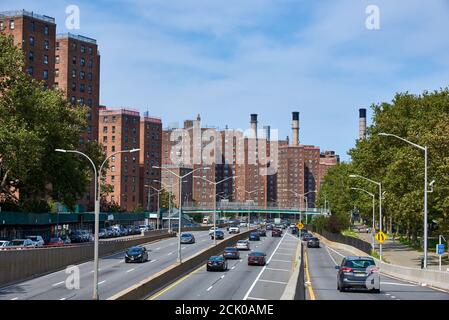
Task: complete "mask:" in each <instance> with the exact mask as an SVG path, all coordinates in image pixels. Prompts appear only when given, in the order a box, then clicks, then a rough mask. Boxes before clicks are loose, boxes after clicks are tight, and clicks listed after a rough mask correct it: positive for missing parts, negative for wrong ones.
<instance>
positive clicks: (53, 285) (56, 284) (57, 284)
mask: <svg viewBox="0 0 449 320" xmlns="http://www.w3.org/2000/svg"><path fill="white" fill-rule="evenodd" d="M63 283H64V281H61V282H58V283H55V284H52V285H51V286H52V287H56V286H59V285H60V284H63Z"/></svg>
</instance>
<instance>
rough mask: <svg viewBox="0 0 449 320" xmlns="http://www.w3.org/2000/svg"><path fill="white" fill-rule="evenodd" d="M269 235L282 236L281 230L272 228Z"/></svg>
mask: <svg viewBox="0 0 449 320" xmlns="http://www.w3.org/2000/svg"><path fill="white" fill-rule="evenodd" d="M271 236H272V237H282V230H281V229H277V228H273V230H271Z"/></svg>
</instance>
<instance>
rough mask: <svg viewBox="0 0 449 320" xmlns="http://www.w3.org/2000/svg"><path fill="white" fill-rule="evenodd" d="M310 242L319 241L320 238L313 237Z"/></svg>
mask: <svg viewBox="0 0 449 320" xmlns="http://www.w3.org/2000/svg"><path fill="white" fill-rule="evenodd" d="M309 240H312V241H317V240H318V238H315V237H312V238H310V239H309Z"/></svg>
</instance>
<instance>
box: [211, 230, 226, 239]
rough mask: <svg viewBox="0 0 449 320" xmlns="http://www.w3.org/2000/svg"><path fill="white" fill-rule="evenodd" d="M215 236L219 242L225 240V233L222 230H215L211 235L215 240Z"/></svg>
mask: <svg viewBox="0 0 449 320" xmlns="http://www.w3.org/2000/svg"><path fill="white" fill-rule="evenodd" d="M214 236H215V237H216V238H217V240H223V239H224V232H223V231H221V230H215V232H212V234H211V235H210V238H211V239H214Z"/></svg>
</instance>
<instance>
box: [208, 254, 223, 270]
mask: <svg viewBox="0 0 449 320" xmlns="http://www.w3.org/2000/svg"><path fill="white" fill-rule="evenodd" d="M206 270H207V271H212V270H221V271H226V270H228V262H227V261H226V259H225V258H224V257H223V256H211V257H209V259H207V263H206Z"/></svg>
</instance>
